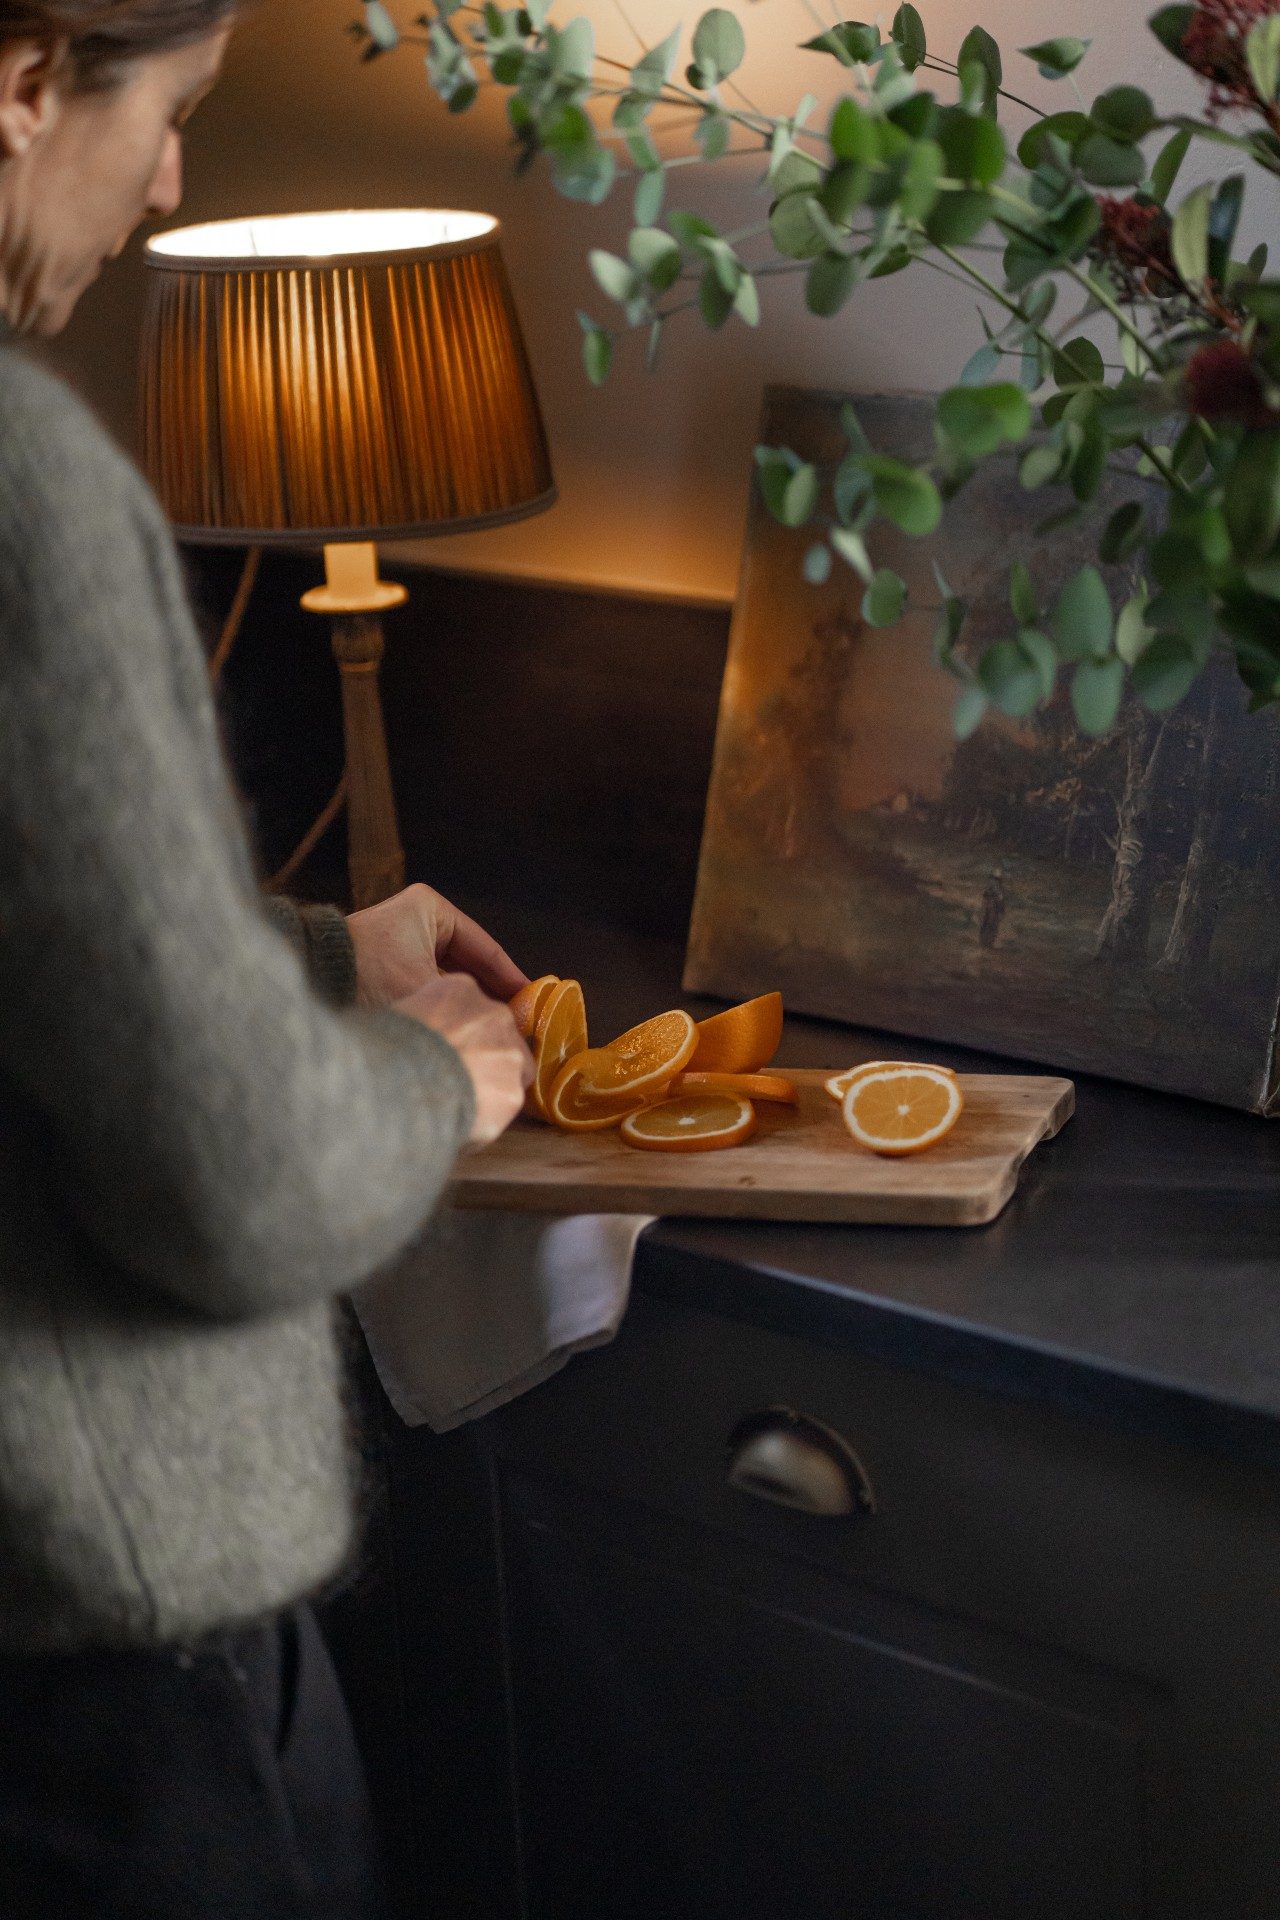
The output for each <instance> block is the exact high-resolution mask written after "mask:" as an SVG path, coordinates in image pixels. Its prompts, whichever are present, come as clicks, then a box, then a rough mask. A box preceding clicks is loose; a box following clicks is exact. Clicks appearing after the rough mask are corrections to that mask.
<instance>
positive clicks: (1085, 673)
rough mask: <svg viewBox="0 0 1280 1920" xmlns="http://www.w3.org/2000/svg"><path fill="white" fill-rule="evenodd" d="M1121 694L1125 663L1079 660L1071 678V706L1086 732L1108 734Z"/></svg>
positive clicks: (1114, 659) (1097, 734) (1113, 722)
mask: <svg viewBox="0 0 1280 1920" xmlns="http://www.w3.org/2000/svg"><path fill="white" fill-rule="evenodd" d="M1123 693H1124V661H1123V660H1118V659H1116V658H1115V657H1114V656H1113V657H1112V658H1111V659H1109V660H1082V661H1081V662H1080V664H1079V666H1078V667H1077V668H1076V670H1075V672H1074V673H1073V674H1072V676H1071V705H1072V707H1073V709H1074V710H1075V716H1076V719H1077V720H1078V721H1079V723H1080V726H1081V728H1082V730H1083V731H1084V732H1085V733H1088V734H1092V735H1093V736H1094V737H1095V738H1097V737H1099V736H1100V735H1102V734H1104V733H1110V731H1111V729H1112V727H1113V726H1114V725H1115V720H1116V715H1117V713H1118V712H1119V711H1120V700H1121V696H1122V695H1123Z"/></svg>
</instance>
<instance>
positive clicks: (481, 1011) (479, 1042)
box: [368, 896, 533, 1147]
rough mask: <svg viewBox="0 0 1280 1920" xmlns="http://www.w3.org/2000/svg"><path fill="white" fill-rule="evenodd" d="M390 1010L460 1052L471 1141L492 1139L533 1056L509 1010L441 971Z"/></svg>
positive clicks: (509, 1117) (461, 976)
mask: <svg viewBox="0 0 1280 1920" xmlns="http://www.w3.org/2000/svg"><path fill="white" fill-rule="evenodd" d="M401 897H402V898H403V896H401ZM387 904H391V903H390V902H388V903H387ZM368 911H370V912H372V913H376V912H377V911H378V909H377V908H376V907H372V908H370V909H368ZM468 924H470V922H468ZM503 957H504V958H505V955H504V956H503ZM508 964H509V963H508ZM395 1010H396V1012H397V1013H404V1014H407V1015H408V1016H409V1018H410V1019H411V1020H420V1021H421V1022H422V1024H423V1026H424V1027H434V1029H435V1031H436V1032H437V1033H441V1034H443V1035H444V1037H445V1039H446V1040H447V1041H448V1042H449V1044H450V1045H451V1046H452V1047H453V1048H454V1049H455V1050H456V1052H457V1053H459V1054H460V1055H461V1056H462V1061H463V1064H464V1066H465V1067H466V1069H467V1072H468V1073H469V1074H470V1075H471V1081H472V1085H473V1086H474V1087H475V1090H476V1117H475V1122H474V1124H473V1126H472V1129H471V1135H470V1139H471V1143H472V1144H473V1145H474V1146H479V1147H483V1146H487V1145H488V1143H489V1142H490V1141H491V1140H496V1139H497V1137H498V1135H499V1134H500V1133H502V1132H504V1131H505V1130H506V1128H507V1127H509V1126H510V1124H511V1122H512V1121H513V1120H514V1119H515V1117H516V1115H517V1114H518V1113H519V1111H520V1109H521V1107H522V1106H523V1105H524V1090H525V1088H526V1087H527V1086H528V1085H529V1082H530V1081H531V1080H532V1079H533V1055H532V1054H531V1053H530V1052H529V1049H528V1047H527V1046H526V1045H525V1043H524V1041H523V1040H522V1039H521V1038H520V1032H519V1029H518V1028H517V1026H516V1023H515V1019H514V1017H513V1015H512V1013H511V1010H510V1008H509V1007H507V1006H505V1005H504V1004H503V1003H502V1002H501V1001H498V1000H491V999H489V997H488V995H487V994H485V993H482V992H481V990H480V988H479V987H478V986H477V985H476V983H475V981H474V980H473V979H470V978H469V977H468V976H467V974H465V973H446V974H442V975H440V976H439V977H438V978H436V979H432V980H429V981H427V983H426V984H425V985H424V986H420V987H419V988H418V989H417V991H416V992H414V993H411V994H409V995H408V996H407V997H406V998H405V999H402V1000H397V1001H396V1003H395Z"/></svg>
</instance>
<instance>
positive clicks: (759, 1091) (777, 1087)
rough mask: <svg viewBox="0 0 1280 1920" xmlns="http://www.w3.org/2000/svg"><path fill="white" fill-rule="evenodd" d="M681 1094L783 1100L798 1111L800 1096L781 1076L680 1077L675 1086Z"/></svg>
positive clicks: (704, 1074)
mask: <svg viewBox="0 0 1280 1920" xmlns="http://www.w3.org/2000/svg"><path fill="white" fill-rule="evenodd" d="M671 1091H672V1093H673V1094H677V1093H740V1094H741V1095H742V1097H743V1099H744V1100H782V1101H785V1103H786V1104H787V1106H789V1107H794V1106H795V1104H796V1102H797V1100H798V1098H799V1096H798V1094H797V1093H796V1089H795V1082H794V1081H793V1080H787V1079H784V1078H783V1076H782V1074H780V1073H694V1072H688V1073H678V1074H677V1075H676V1077H675V1079H674V1080H673V1081H672V1082H671Z"/></svg>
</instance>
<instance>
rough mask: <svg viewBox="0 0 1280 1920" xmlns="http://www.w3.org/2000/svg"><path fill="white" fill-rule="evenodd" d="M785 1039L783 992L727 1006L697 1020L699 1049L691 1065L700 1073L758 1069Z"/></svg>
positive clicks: (765, 1064) (754, 1071)
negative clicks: (783, 1033)
mask: <svg viewBox="0 0 1280 1920" xmlns="http://www.w3.org/2000/svg"><path fill="white" fill-rule="evenodd" d="M781 1039H782V995H781V994H780V993H762V994H761V995H760V997H759V999H758V1000H744V1001H743V1002H742V1004H741V1006H738V1007H726V1009H725V1011H724V1012H723V1013H715V1014H712V1016H711V1018H710V1019H709V1020H700V1021H699V1022H698V1050H697V1052H696V1053H695V1054H694V1056H693V1059H692V1060H691V1061H690V1062H689V1064H690V1066H691V1067H692V1068H693V1069H694V1070H695V1071H696V1072H698V1073H757V1072H758V1071H759V1070H760V1068H761V1067H767V1066H768V1064H769V1062H770V1061H771V1060H772V1058H773V1056H774V1054H775V1053H776V1052H777V1051H778V1044H779V1042H780V1041H781Z"/></svg>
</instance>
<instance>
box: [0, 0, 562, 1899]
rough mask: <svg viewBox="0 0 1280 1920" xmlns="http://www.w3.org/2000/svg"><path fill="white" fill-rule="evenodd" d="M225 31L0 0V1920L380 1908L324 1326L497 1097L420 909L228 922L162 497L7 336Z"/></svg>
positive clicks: (161, 159) (104, 244) (219, 10)
mask: <svg viewBox="0 0 1280 1920" xmlns="http://www.w3.org/2000/svg"><path fill="white" fill-rule="evenodd" d="M234 11H235V9H234V6H233V5H232V4H229V0H115V3H114V4H111V3H109V0H0V316H3V323H4V331H5V339H4V342H3V344H2V345H0V1129H2V1134H0V1914H3V1915H4V1916H5V1920H9V1917H10V1916H13V1920H18V1916H23V1917H24V1920H25V1916H28V1915H43V1914H46V1913H47V1914H50V1915H57V1916H59V1920H90V1916H92V1920H143V1916H146V1917H147V1920H161V1916H163V1920H188V1916H190V1917H191V1920H196V1917H198V1916H205V1915H209V1916H214V1915H216V1916H218V1920H255V1917H256V1916H262V1917H263V1920H267V1916H270V1917H271V1920H276V1916H286V1915H287V1916H291V1917H294V1916H301V1915H304V1914H306V1915H312V1916H318V1915H334V1916H348V1915H350V1916H354V1915H371V1914H374V1913H375V1912H378V1911H380V1910H381V1909H380V1904H379V1896H378V1892H377V1876H376V1863H375V1862H374V1860H373V1857H372V1851H371V1847H370V1843H369V1837H368V1821H367V1809H366V1804H365V1800H364V1796H363V1789H362V1786H361V1782H360V1776H359V1769H358V1765H357V1763H356V1761H355V1757H354V1749H353V1747H352V1743H351V1737H350V1731H349V1727H348V1725H347V1722H346V1719H345V1715H344V1712H343V1709H342V1706H341V1701H340V1697H339V1696H338V1694H337V1691H336V1688H335V1685H334V1681H333V1676H332V1672H331V1670H330V1669H329V1668H328V1666H327V1665H326V1663H325V1658H324V1655H323V1651H322V1649H321V1647H320V1644H319V1641H318V1639H317V1637H316V1635H315V1631H314V1626H313V1624H312V1622H311V1620H310V1617H309V1615H308V1613H307V1611H306V1608H305V1605H304V1604H303V1603H304V1602H305V1598H306V1596H307V1595H308V1594H311V1593H314V1592H315V1591H316V1589H317V1588H318V1587H320V1586H321V1585H322V1584H324V1583H325V1582H326V1581H328V1580H329V1579H330V1578H331V1577H332V1576H333V1575H334V1574H335V1572H336V1571H337V1570H339V1569H340V1568H341V1566H342V1564H343V1561H344V1559H345V1557H346V1555H347V1554H348V1551H349V1546H350V1540H351V1532H352V1515H351V1495H350V1476H349V1473H348V1465H347V1458H346V1449H345V1446H344V1435H343V1427H342V1418H341V1411H340V1406H339V1396H338V1379H337V1367H336V1363H335V1355H334V1345H333V1339H332V1333H331V1327H330V1315H331V1302H332V1300H333V1298H334V1296H336V1295H338V1294H340V1293H341V1292H342V1291H343V1290H344V1289H346V1288H348V1287H350V1286H351V1285H352V1283H353V1282H355V1281H357V1280H359V1279H360V1278H361V1277H363V1276H364V1275H366V1274H367V1273H369V1272H370V1271H372V1270H373V1269H374V1268H376V1267H377V1266H379V1265H380V1264H381V1263H383V1262H385V1261H386V1260H388V1259H389V1258H390V1257H392V1256H393V1255H395V1254H396V1253H397V1252H398V1251H399V1250H400V1249H401V1248H402V1247H403V1246H404V1245H405V1244H406V1243H407V1242H408V1241H409V1240H410V1238H411V1237H412V1236H413V1234H414V1233H415V1231H416V1230H417V1229H418V1228H419V1226H420V1225H421V1224H422V1222H423V1220H424V1218H425V1217H426V1215H427V1214H428V1212H429V1211H430V1209H431V1207H432V1206H433V1204H434V1202H435V1200H436V1198H437V1196H438V1194H439V1192H440V1190H441V1187H442V1185H443V1183H444V1182H445V1180H446V1178H447V1177H448V1174H449V1172H450V1169H451V1167H452V1164H453V1161H454V1159H455V1156H456V1154H457V1152H458V1150H459V1149H460V1147H462V1146H463V1144H464V1143H465V1142H467V1141H468V1140H472V1141H486V1140H490V1139H492V1138H494V1137H495V1135H496V1134H497V1133H499V1132H500V1131H501V1129H502V1128H503V1127H504V1126H506V1125H507V1124H508V1122H509V1121H510V1120H511V1119H512V1118H513V1117H514V1115H515V1113H516V1112H517V1110H518V1109H519V1106H520V1104H521V1100H522V1097H523V1092H524V1088H525V1086H526V1084H527V1082H528V1080H529V1078H530V1074H531V1062H530V1059H529V1054H528V1051H527V1049H526V1048H525V1047H524V1046H523V1044H522V1042H521V1041H520V1038H519V1036H518V1034H517V1031H516V1028H515V1024H514V1022H513V1020H512V1018H511V1015H510V1014H509V1012H508V1011H507V1009H506V1006H505V1005H504V1004H502V1003H503V1002H504V1001H505V1000H506V998H507V997H509V995H511V994H512V993H514V991H515V990H516V988H517V987H519V986H520V985H521V984H522V982H523V980H524V975H523V974H522V973H521V972H520V971H519V969H518V968H517V967H515V966H514V965H513V963H512V962H511V961H510V960H509V959H508V958H507V956H506V955H505V954H504V953H503V952H502V951H501V950H500V949H499V948H498V947H497V946H496V945H495V943H494V942H493V941H491V940H490V939H488V937H487V936H486V935H485V934H483V933H482V932H481V930H480V929H479V928H478V927H476V926H475V925H474V924H473V923H472V922H471V921H469V920H467V919H466V918H465V916H463V915H461V914H459V913H457V912H455V911H454V909H453V908H451V907H450V906H449V905H448V903H447V902H445V901H442V900H441V899H440V898H439V897H438V896H437V895H435V894H432V893H430V892H429V891H428V890H427V889H425V888H411V889H409V891H408V892H407V893H405V894H402V895H400V896H399V897H398V898H397V899H396V900H394V901H391V902H388V903H386V905H384V906H382V907H377V908H374V909H371V910H370V911H369V912H367V913H363V914H356V915H354V916H353V917H352V919H351V920H350V921H349V922H344V921H343V919H342V916H341V915H340V914H339V913H338V912H337V911H336V909H326V908H320V909H297V908H293V907H291V906H289V905H288V904H286V903H276V904H275V905H273V907H272V908H271V909H270V910H268V909H267V908H266V907H265V906H264V904H263V902H262V901H261V899H260V898H259V896H258V894H257V889H256V885H255V873H254V866H253V861H252V858H251V855H250V851H249V847H248V844H247V841H246V838H245V833H244V828H243V825H242V821H241V817H240V814H239V811H238V808H237V806H236V803H235V800H234V798H233V794H232V790H231V787H230V783H229V780H228V777H227V774H226V770H225V767H224V764H223V761H222V758H221V755H220V751H219V745H218V738H217V733H216V726H215V719H214V714H213V711H212V707H211V703H210V697H209V692H208V686H207V682H206V678H205V674H204V664H203V658H202V654H201V651H200V647H199V643H198V640H197V636H196V633H195V630H194V627H193V623H192V619H191V616H190V613H189V611H188V608H187V605H186V602H185V600H184V597H183V590H182V584H181V577H180V571H179V563H178V559H177V555H176V553H175V550H174V547H173V542H172V539H171V537H170V535H169V532H168V530H167V528H166V526H165V524H164V521H163V518H162V516H161V513H160V510H159V507H158V506H157V504H156V502H155V500H154V498H153V497H152V495H151V494H150V492H149V491H148V489H147V487H146V485H145V483H144V482H143V481H142V479H141V478H140V476H139V475H138V473H137V472H136V470H135V469H134V468H133V467H132V466H131V465H130V463H129V462H128V461H127V460H126V458H125V457H124V455H123V454H122V453H121V452H120V451H119V450H118V449H117V448H116V447H115V446H114V445H113V444H112V443H111V442H110V441H109V440H108V439H107V437H106V436H105V435H104V434H103V433H102V431H101V430H100V429H99V428H98V426H97V425H96V423H95V422H94V420H93V418H92V416H91V415H90V414H89V413H88V412H87V411H86V410H85V409H84V408H83V407H82V406H81V405H80V403H79V402H78V401H77V400H76V399H75V398H74V397H73V395H72V394H71V393H70V391H69V390H68V389H67V388H66V387H65V386H63V385H62V384H61V383H60V382H58V381H56V380H54V379H53V378H51V377H50V376H49V375H48V374H47V373H44V372H42V371H40V370H39V369H38V368H37V367H36V366H35V365H34V364H33V363H32V361H31V360H30V358H29V357H28V356H27V355H26V354H25V353H24V352H23V351H21V349H20V348H19V346H18V345H17V344H15V342H16V340H17V336H19V335H21V334H23V333H32V334H40V335H49V334H53V333H56V332H57V330H58V329H59V328H60V327H61V326H62V325H63V324H64V323H65V321H66V320H67V317H68V315H69V314H70V313H71V311H72V309H73V307H74V305H75V302H76V300H77V298H78V297H79V295H80V294H81V293H82V292H83V291H84V289H85V288H86V287H87V286H88V285H89V284H90V283H91V282H92V280H93V279H94V278H95V276H96V275H97V273H98V272H99V270H100V268H101V266H102V264H103V262H104V261H105V260H106V259H107V258H108V257H110V256H113V255H115V254H118V253H119V252H120V250H121V248H122V246H123V245H124V243H125V241H126V240H127V238H128V236H129V234H130V233H131V231H132V230H133V229H134V228H135V227H136V225H137V224H138V222H139V221H140V220H141V219H142V218H144V217H145V216H146V215H148V214H150V215H162V216H163V215H171V214H172V213H173V212H174V211H175V209H176V208H177V206H178V202H179V198H180V195H181V164H182V162H181V128H182V125H183V123H184V121H185V120H186V119H187V117H188V116H189V115H190V113H191V112H192V111H193V109H194V107H195V106H196V104H197V102H198V101H199V99H200V98H201V96H202V95H203V94H204V93H206V92H207V91H208V90H209V88H210V87H211V86H212V85H213V84H214V81H215V79H216V77H217V74H218V70H219V66H220V63H221V61H222V57H223V53H224V51H225V47H226V43H227V39H228V36H229V33H230V31H231V29H232V26H233V24H234V20H233V16H234ZM282 936H283V937H282ZM308 975H309V976H310V977H308ZM491 996H492V997H491ZM357 1001H358V1002H359V1003H360V1004H350V1003H352V1002H357Z"/></svg>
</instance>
